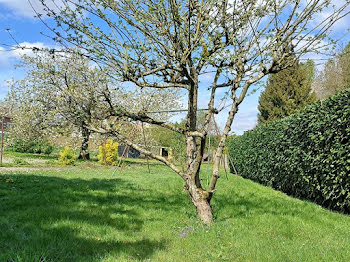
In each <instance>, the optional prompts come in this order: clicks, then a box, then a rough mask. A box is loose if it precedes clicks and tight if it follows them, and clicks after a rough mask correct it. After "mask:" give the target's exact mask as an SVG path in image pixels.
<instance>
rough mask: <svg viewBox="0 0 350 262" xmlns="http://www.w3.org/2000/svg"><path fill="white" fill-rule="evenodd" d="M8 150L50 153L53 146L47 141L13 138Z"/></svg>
mask: <svg viewBox="0 0 350 262" xmlns="http://www.w3.org/2000/svg"><path fill="white" fill-rule="evenodd" d="M9 149H10V150H13V151H15V152H20V153H36V154H47V155H49V154H51V153H52V151H53V150H54V147H53V146H52V145H51V144H50V143H49V142H47V141H42V140H37V141H35V140H34V141H27V140H24V139H15V140H14V141H13V142H12V145H11V147H10V148H9Z"/></svg>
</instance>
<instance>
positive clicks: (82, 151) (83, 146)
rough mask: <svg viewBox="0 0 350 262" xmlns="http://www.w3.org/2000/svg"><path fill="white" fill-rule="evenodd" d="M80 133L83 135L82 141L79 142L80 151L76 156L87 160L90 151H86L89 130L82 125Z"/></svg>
mask: <svg viewBox="0 0 350 262" xmlns="http://www.w3.org/2000/svg"><path fill="white" fill-rule="evenodd" d="M81 134H82V137H83V141H82V143H81V147H80V153H79V157H78V158H79V159H84V160H89V159H90V153H89V151H88V148H89V139H90V130H89V129H88V128H87V127H86V126H85V125H83V126H82V128H81Z"/></svg>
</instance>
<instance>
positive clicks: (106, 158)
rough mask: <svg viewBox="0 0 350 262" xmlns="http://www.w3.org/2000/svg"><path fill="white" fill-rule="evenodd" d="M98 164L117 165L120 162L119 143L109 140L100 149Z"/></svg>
mask: <svg viewBox="0 0 350 262" xmlns="http://www.w3.org/2000/svg"><path fill="white" fill-rule="evenodd" d="M98 151H99V153H98V155H97V158H98V162H99V163H101V164H104V165H112V166H115V165H117V162H118V142H113V140H111V139H108V140H107V143H106V144H105V145H103V146H99V148H98Z"/></svg>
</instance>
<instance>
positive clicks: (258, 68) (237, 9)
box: [38, 0, 349, 223]
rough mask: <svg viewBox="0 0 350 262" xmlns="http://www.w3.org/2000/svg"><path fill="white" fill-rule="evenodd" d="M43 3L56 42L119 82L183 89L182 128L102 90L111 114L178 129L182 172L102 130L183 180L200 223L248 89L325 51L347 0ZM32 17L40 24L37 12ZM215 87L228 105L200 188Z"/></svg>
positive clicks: (208, 220) (206, 218) (205, 217)
mask: <svg viewBox="0 0 350 262" xmlns="http://www.w3.org/2000/svg"><path fill="white" fill-rule="evenodd" d="M41 2H42V4H43V6H44V7H45V11H46V15H48V16H50V17H53V18H54V19H55V20H56V22H57V26H56V27H55V28H51V29H52V31H53V32H54V33H55V36H54V39H55V40H56V41H59V42H60V43H61V44H66V45H71V44H73V45H75V46H77V47H79V48H80V49H81V50H84V54H87V55H88V56H89V57H90V58H91V59H92V60H94V61H95V62H97V63H98V64H99V65H101V66H102V67H104V68H108V70H109V72H111V73H112V74H113V77H115V78H116V79H118V80H119V81H122V82H127V83H133V84H134V85H135V86H138V87H141V88H144V87H148V88H154V89H181V90H183V93H184V94H186V96H187V116H186V126H185V127H179V126H177V125H174V124H172V123H169V122H166V121H161V120H158V119H155V118H154V117H153V115H151V114H148V113H147V112H145V111H143V112H136V113H135V112H129V111H128V110H126V109H125V108H124V107H120V106H118V105H117V104H114V103H113V102H112V101H111V100H110V98H109V91H108V90H105V91H106V92H105V99H106V102H107V104H108V105H109V115H108V116H107V117H108V118H109V119H113V118H115V117H123V118H127V119H129V120H132V121H135V120H139V121H142V122H144V123H149V124H152V125H158V126H162V127H164V128H167V129H169V130H172V131H174V132H177V133H179V134H180V135H183V136H184V137H185V140H186V155H187V157H186V159H187V160H186V166H185V168H184V169H180V168H179V167H178V166H176V165H174V164H173V163H171V162H169V161H168V160H167V159H166V158H164V157H162V156H159V155H155V154H153V153H152V152H150V151H148V150H147V149H145V148H143V147H141V146H138V145H136V144H135V143H133V142H132V141H131V140H129V139H127V137H125V136H124V135H123V134H122V133H120V132H118V131H115V130H114V129H109V125H104V126H101V127H100V128H99V130H100V132H106V133H111V134H114V135H116V136H117V137H119V138H120V139H121V140H123V141H124V142H125V143H127V144H129V145H131V146H133V147H134V148H136V149H138V150H139V151H141V152H142V153H144V154H145V155H148V156H150V157H152V158H154V159H157V160H159V161H161V162H163V163H165V164H166V165H168V166H169V167H170V168H171V169H173V170H174V171H175V172H176V173H177V174H178V175H179V176H180V177H181V178H182V179H183V180H184V181H185V183H186V188H187V189H188V193H189V196H190V199H191V200H192V202H193V204H194V205H195V207H196V208H197V213H198V215H199V217H200V218H201V219H202V220H203V221H204V222H205V223H211V222H212V219H213V218H212V209H211V206H210V201H211V199H212V197H213V194H214V192H215V187H216V183H217V180H218V178H219V177H220V174H219V163H220V159H221V157H222V154H223V149H224V146H225V141H226V138H227V136H228V133H229V131H230V129H231V125H232V122H233V119H234V116H235V114H236V113H237V110H238V107H239V105H240V104H241V103H242V102H243V100H244V98H245V97H246V94H247V93H248V91H249V90H250V89H251V87H252V85H254V84H255V83H256V82H258V81H259V80H261V79H262V78H263V77H265V76H266V75H269V74H273V73H276V72H279V71H281V70H283V69H284V68H287V67H289V66H291V65H293V64H294V63H295V61H297V60H298V59H299V58H300V57H301V56H302V55H304V54H306V53H309V52H314V51H321V50H322V49H324V48H326V47H327V46H328V43H327V41H326V40H327V39H326V36H327V34H328V32H329V30H330V28H331V26H332V25H333V24H334V23H335V22H336V21H337V20H339V19H340V18H342V17H343V16H345V15H347V14H348V11H347V7H348V6H349V2H348V1H344V2H339V1H338V2H337V4H336V5H334V6H333V5H331V4H330V2H331V1H328V0H309V1H305V0H293V1H291V0H266V1H261V0H230V1H229V0H200V1H198V0H187V1H179V0H79V1H73V0H66V1H64V3H65V4H64V5H63V6H58V7H57V8H56V9H52V8H50V7H49V6H48V5H47V4H46V1H44V0H41ZM324 10H327V12H325V14H326V15H323V14H324V13H322V12H323V11H324ZM38 16H39V18H41V19H42V21H43V22H44V23H45V20H44V19H43V18H42V16H41V14H38ZM320 18H322V19H320ZM48 26H49V25H48ZM208 73H210V75H212V79H211V84H209V85H208V86H206V88H207V89H208V90H209V93H210V94H209V102H208V111H207V114H206V118H205V119H206V120H205V123H204V125H203V127H202V128H201V129H198V128H197V111H198V96H199V94H200V92H202V91H201V90H202V89H200V84H199V78H200V76H202V75H204V74H208ZM219 89H225V91H226V92H227V94H228V95H227V96H228V98H229V99H231V102H232V104H231V106H230V108H229V111H228V114H227V118H226V123H225V126H224V128H223V132H222V136H221V138H220V141H219V143H218V146H217V148H216V154H215V157H214V165H213V171H212V176H211V180H210V184H209V186H208V188H204V187H203V186H202V184H201V181H200V177H199V171H200V168H201V163H202V157H203V152H204V148H205V143H206V136H207V134H208V127H209V122H210V119H211V117H212V115H213V114H215V113H218V111H219V110H220V108H218V104H217V95H216V94H217V91H218V90H219ZM183 170H184V171H183Z"/></svg>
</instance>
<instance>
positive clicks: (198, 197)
mask: <svg viewBox="0 0 350 262" xmlns="http://www.w3.org/2000/svg"><path fill="white" fill-rule="evenodd" d="M194 178H195V176H191V177H188V178H187V190H188V193H189V196H190V199H191V201H192V203H193V204H194V206H195V207H196V209H197V214H198V216H199V218H200V219H201V220H202V221H203V222H204V223H205V224H208V225H210V224H211V223H212V222H213V212H212V208H211V206H210V197H209V195H210V194H209V193H208V192H207V191H205V190H203V188H202V187H201V185H196V184H197V183H196V181H195V179H194Z"/></svg>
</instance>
